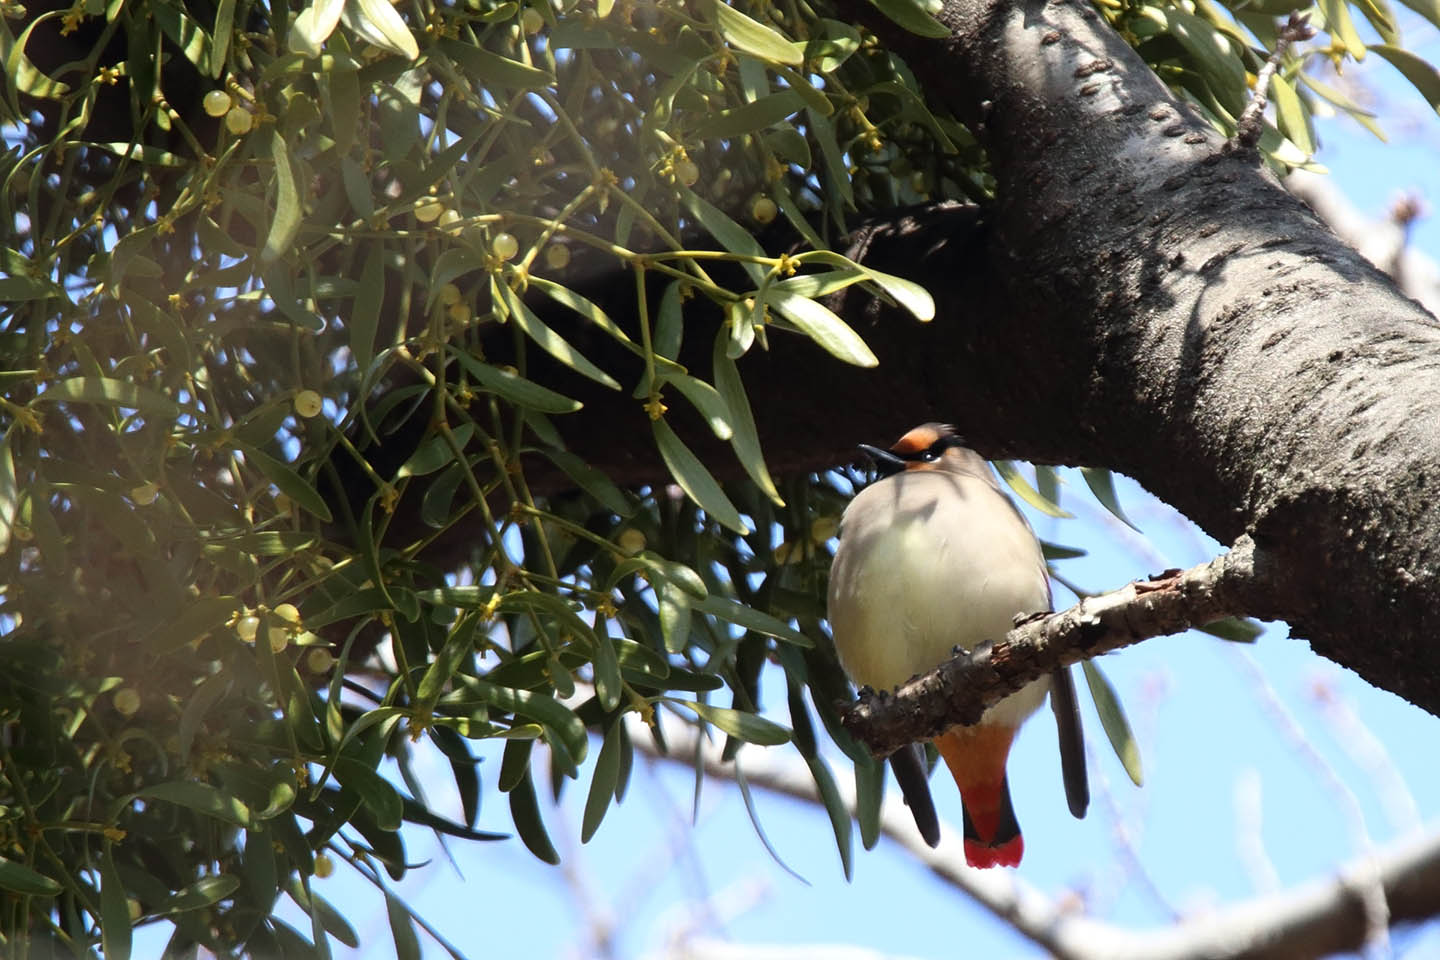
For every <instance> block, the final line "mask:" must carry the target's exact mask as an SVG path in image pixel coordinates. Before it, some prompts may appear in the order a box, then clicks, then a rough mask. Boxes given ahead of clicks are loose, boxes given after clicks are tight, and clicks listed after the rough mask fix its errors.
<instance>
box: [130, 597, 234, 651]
mask: <svg viewBox="0 0 1440 960" xmlns="http://www.w3.org/2000/svg"><path fill="white" fill-rule="evenodd" d="M239 610H240V601H238V600H236V599H235V598H234V597H197V598H196V599H195V600H193V601H191V602H190V604H189V605H188V606H186V607H185V609H184V610H183V611H181V612H180V613H179V614H178V615H175V616H171V617H168V618H166V620H165V622H164V623H163V624H161V626H160V629H159V630H156V631H155V632H154V633H152V634H150V636H149V637H147V638H146V639H145V645H146V647H147V648H148V651H149V652H150V653H151V654H154V655H156V656H164V655H165V654H168V653H174V652H175V651H176V650H179V649H180V648H181V647H183V646H185V645H186V644H188V643H190V642H191V641H192V640H198V639H200V638H201V637H203V636H205V635H206V634H207V633H209V632H210V631H211V630H214V629H215V628H217V627H221V626H224V625H225V622H226V621H227V620H229V619H230V618H231V617H233V616H234V615H235V614H236V613H237V612H238V611H239Z"/></svg>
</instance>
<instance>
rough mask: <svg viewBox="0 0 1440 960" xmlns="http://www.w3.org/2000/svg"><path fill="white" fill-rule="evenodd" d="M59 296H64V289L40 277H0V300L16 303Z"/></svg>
mask: <svg viewBox="0 0 1440 960" xmlns="http://www.w3.org/2000/svg"><path fill="white" fill-rule="evenodd" d="M60 296H64V291H62V290H61V289H60V288H59V287H57V286H55V284H53V283H51V282H50V281H49V280H45V279H43V278H40V277H26V276H14V277H0V302H5V303H18V302H19V301H22V300H42V299H44V298H45V297H60Z"/></svg>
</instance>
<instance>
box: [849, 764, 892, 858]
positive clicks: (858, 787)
mask: <svg viewBox="0 0 1440 960" xmlns="http://www.w3.org/2000/svg"><path fill="white" fill-rule="evenodd" d="M867 760H868V762H864V763H862V762H860V761H858V760H857V761H856V762H855V820H856V822H857V823H858V824H859V825H860V843H861V845H862V846H864V847H865V849H866V850H873V849H875V844H877V843H879V842H880V807H881V804H883V803H884V802H885V764H883V763H881V762H879V761H877V760H874V759H873V758H867Z"/></svg>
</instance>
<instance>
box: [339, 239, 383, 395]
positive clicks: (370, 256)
mask: <svg viewBox="0 0 1440 960" xmlns="http://www.w3.org/2000/svg"><path fill="white" fill-rule="evenodd" d="M384 303H385V244H384V243H383V242H382V241H379V240H376V241H375V242H373V243H372V244H370V252H369V253H367V254H366V255H365V263H364V265H363V266H361V268H360V282H359V284H358V285H357V286H356V288H355V301H354V303H353V304H352V306H351V308H350V317H349V322H348V323H347V324H346V326H348V327H349V328H350V352H351V354H353V355H354V357H355V363H356V365H357V366H359V368H360V369H361V370H369V369H370V363H371V361H373V360H374V359H375V331H376V330H377V329H379V326H380V308H381V306H382V305H384Z"/></svg>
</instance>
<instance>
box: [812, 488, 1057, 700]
mask: <svg viewBox="0 0 1440 960" xmlns="http://www.w3.org/2000/svg"><path fill="white" fill-rule="evenodd" d="M1010 511H1011V507H1010V505H1009V504H1008V503H1006V502H1004V500H1003V497H1002V495H1001V494H1000V493H999V492H998V491H996V490H994V489H993V488H991V487H990V486H989V485H988V484H986V483H985V482H984V481H982V480H979V479H977V478H973V477H954V476H944V475H941V474H937V473H928V474H909V475H901V476H898V477H895V478H893V479H892V480H889V481H885V482H882V483H878V484H875V485H872V486H871V487H868V488H867V489H865V490H864V491H862V492H861V493H860V495H859V496H857V497H856V499H855V501H854V502H853V503H852V504H851V506H850V508H849V509H847V510H846V513H845V517H844V520H843V521H842V525H841V541H840V549H839V550H838V551H837V553H836V556H835V564H834V567H833V568H832V571H831V583H830V617H831V626H832V629H833V631H834V636H835V645H836V648H837V650H838V652H839V654H840V659H841V662H842V663H843V664H844V666H845V668H846V670H847V671H848V672H849V674H850V676H851V678H852V679H853V680H854V681H855V682H856V683H857V684H861V685H865V686H870V687H874V688H875V689H878V690H890V689H893V688H894V687H896V686H897V685H899V684H901V683H904V682H905V681H906V680H908V679H910V677H912V676H914V675H915V674H917V673H922V672H924V671H926V670H929V669H930V668H932V667H934V666H936V665H937V664H939V663H941V662H943V661H944V660H946V659H948V658H949V657H950V656H951V655H952V653H953V650H954V648H955V647H956V646H959V647H962V648H963V649H966V650H970V649H973V648H974V647H975V646H976V645H977V644H978V643H980V642H982V641H985V640H998V639H999V638H1000V637H1002V636H1004V635H1005V633H1006V632H1007V631H1008V630H1009V629H1010V628H1011V626H1013V620H1014V617H1015V615H1016V614H1017V613H1032V612H1035V611H1038V610H1044V609H1046V608H1047V607H1048V605H1049V590H1048V586H1047V583H1046V579H1045V573H1044V569H1045V568H1044V561H1043V559H1042V558H1041V556H1040V553H1039V548H1038V546H1037V545H1036V544H1035V541H1034V538H1033V537H1032V536H1030V535H1029V531H1028V530H1025V531H1024V532H1025V534H1026V535H1025V536H1024V537H1017V536H1016V535H1015V532H1016V527H1015V524H1016V522H1017V519H1018V518H1017V517H1016V516H1015V515H1014V514H1012V513H1011V512H1010ZM1048 686H1049V685H1048V681H1046V680H1037V681H1035V682H1034V683H1032V684H1029V685H1028V686H1026V687H1025V688H1024V689H1022V690H1020V691H1018V692H1017V693H1015V694H1013V695H1011V696H1010V697H1007V698H1006V699H1005V700H1003V701H1001V702H1000V703H997V704H995V705H994V706H992V707H991V708H990V709H989V710H987V711H986V714H985V716H984V718H983V719H982V721H981V722H982V723H1007V724H1018V723H1019V721H1020V720H1022V719H1024V718H1025V717H1027V716H1029V715H1030V714H1031V713H1033V712H1034V711H1035V710H1036V709H1037V708H1038V707H1039V706H1040V704H1041V703H1042V702H1044V698H1045V692H1046V690H1047V689H1048Z"/></svg>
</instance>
